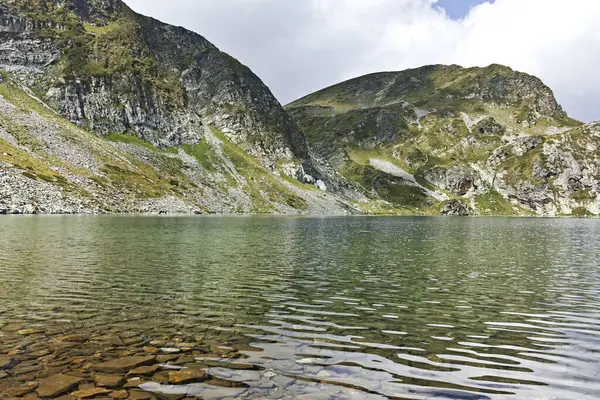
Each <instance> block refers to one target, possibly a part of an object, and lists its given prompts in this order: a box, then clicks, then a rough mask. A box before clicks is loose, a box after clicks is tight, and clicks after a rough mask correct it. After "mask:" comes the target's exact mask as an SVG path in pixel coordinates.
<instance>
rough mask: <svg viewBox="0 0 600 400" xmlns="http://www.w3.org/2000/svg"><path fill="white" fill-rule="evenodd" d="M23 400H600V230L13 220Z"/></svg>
mask: <svg viewBox="0 0 600 400" xmlns="http://www.w3.org/2000/svg"><path fill="white" fill-rule="evenodd" d="M182 368H185V369H182ZM60 374H63V375H60ZM64 375H67V376H69V377H70V378H68V379H67V378H65V376H64ZM61 379H62V380H61ZM65 379H66V380H65ZM69 379H71V380H72V381H69ZM110 379H113V380H114V382H113V383H111V384H108V383H107V382H108V381H109V380H110ZM30 381H35V382H38V383H33V384H30V385H29V386H23V385H24V384H25V382H30ZM37 385H39V386H37ZM96 386H97V387H100V386H101V388H97V387H96ZM140 386H141V388H142V389H143V390H141V389H137V388H138V387H140ZM15 388H16V389H15ZM19 389H20V390H21V391H20V392H18V391H19ZM7 390H8V391H9V392H8V393H11V394H12V395H13V396H14V395H16V394H20V395H21V396H23V395H26V396H34V397H35V396H36V393H37V395H40V396H41V395H42V394H43V395H44V396H46V397H59V396H61V395H64V394H66V393H69V392H72V391H74V390H78V391H80V392H81V391H84V393H83V394H82V393H79V394H76V395H78V396H81V397H85V396H84V394H85V395H89V394H90V393H91V394H92V396H88V397H93V396H100V397H103V398H110V397H107V395H108V396H111V397H113V398H126V397H127V396H129V398H130V399H132V400H146V399H151V398H161V399H170V400H173V399H179V398H181V397H183V396H184V395H187V396H190V397H194V396H196V397H201V398H207V399H222V398H269V399H270V398H273V399H277V398H285V399H287V398H298V399H384V398H398V399H430V398H435V399H469V400H472V399H550V398H552V399H598V398H600V220H592V219H589V220H588V219H534V218H464V219H461V218H408V217H406V218H402V217H401V218H392V217H390V218H387V217H340V218H293V217H202V216H199V217H125V216H56V217H54V216H52V217H39V216H32V217H24V216H15V217H2V218H0V392H2V391H7ZM86 390H87V391H88V392H89V391H90V390H91V391H92V392H89V393H85V391H86ZM94 390H95V392H94ZM123 390H126V392H123ZM23 392H27V393H29V394H23ZM5 393H6V392H5ZM118 396H120V397H118ZM65 399H67V398H65Z"/></svg>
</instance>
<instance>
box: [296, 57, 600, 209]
mask: <svg viewBox="0 0 600 400" xmlns="http://www.w3.org/2000/svg"><path fill="white" fill-rule="evenodd" d="M286 109H287V111H288V112H289V113H290V114H291V115H292V117H293V118H294V120H295V121H296V122H297V123H298V125H299V126H300V127H301V128H302V129H303V131H304V133H305V135H306V137H307V140H308V142H309V147H310V148H311V149H312V150H313V151H314V154H315V158H316V159H317V160H319V161H320V162H322V163H323V165H325V166H326V168H327V169H328V170H329V171H330V173H331V174H332V176H336V177H337V178H338V182H345V184H346V185H348V186H349V187H353V188H354V189H355V190H356V191H359V192H362V193H365V195H366V199H364V200H362V201H360V202H355V204H354V205H355V206H356V207H359V208H361V209H362V210H363V211H365V212H374V213H379V212H381V213H387V212H401V213H403V212H418V213H425V214H440V213H441V214H446V215H467V214H475V215H486V214H493V215H498V214H500V215H507V214H508V215H513V214H521V215H529V214H532V215H533V214H535V215H565V214H567V215H572V214H574V215H589V214H594V215H598V214H599V213H600V200H599V196H598V193H600V185H599V179H600V163H599V159H598V157H599V156H600V151H599V150H600V124H598V123H594V124H588V125H583V124H582V123H580V122H578V121H575V120H573V119H571V118H569V117H568V116H567V114H566V113H565V112H564V111H563V110H562V108H561V107H560V105H559V104H558V103H557V101H556V100H555V98H554V95H553V93H552V91H551V90H550V89H549V88H548V87H547V86H546V85H544V84H543V82H542V81H541V80H540V79H538V78H536V77H533V76H530V75H527V74H524V73H520V72H516V71H513V70H512V69H510V68H508V67H504V66H501V65H490V66H489V67H486V68H462V67H459V66H455V65H451V66H445V65H432V66H425V67H422V68H417V69H410V70H406V71H401V72H383V73H376V74H370V75H366V76H362V77H359V78H355V79H351V80H349V81H346V82H342V83H340V84H337V85H334V86H331V87H328V88H325V89H323V90H320V91H318V92H316V93H313V94H310V95H308V96H306V97H303V98H301V99H299V100H297V101H294V102H293V103H291V104H289V105H288V106H286Z"/></svg>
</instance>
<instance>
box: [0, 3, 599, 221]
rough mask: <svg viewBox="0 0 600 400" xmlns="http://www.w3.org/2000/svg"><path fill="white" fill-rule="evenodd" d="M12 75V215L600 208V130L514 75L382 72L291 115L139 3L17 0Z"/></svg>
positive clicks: (2, 23) (2, 154)
mask: <svg viewBox="0 0 600 400" xmlns="http://www.w3.org/2000/svg"><path fill="white" fill-rule="evenodd" d="M0 72H1V74H2V77H1V82H0V213H88V212H115V213H118V212H165V213H177V212H181V213H191V212H196V213H214V212H217V213H310V214H342V213H367V214H445V215H486V214H494V215H506V214H510V215H513V214H525V215H530V214H531V215H534V214H537V215H562V214H575V215H591V214H596V215H597V214H599V213H600V202H599V201H598V199H597V198H598V191H599V186H598V179H599V178H600V168H599V167H598V165H599V163H598V157H599V156H600V151H599V150H598V146H599V145H600V125H597V124H588V125H583V124H581V123H579V122H577V121H574V120H572V119H570V118H569V117H568V116H567V115H566V113H565V112H564V111H563V110H562V108H561V107H560V106H559V105H558V103H557V102H556V100H555V98H554V96H553V94H552V91H551V90H550V89H549V88H548V87H546V86H545V85H544V84H543V83H542V82H541V81H540V80H539V79H537V78H535V77H532V76H529V75H526V74H522V73H519V72H515V71H513V70H511V69H509V68H507V67H503V66H500V65H491V66H489V67H486V68H468V69H465V68H461V67H458V66H426V67H422V68H418V69H413V70H407V71H402V72H385V73H377V74H371V75H367V76H364V77H360V78H356V79H352V80H350V81H347V82H343V83H340V84H338V85H334V86H332V87H329V88H326V89H323V90H321V91H319V92H316V93H313V94H310V95H308V96H306V97H304V98H302V99H299V100H297V101H295V102H293V103H291V104H289V105H288V106H286V107H285V109H284V107H282V106H281V105H280V104H279V102H278V101H277V100H276V98H275V97H274V96H273V94H272V93H271V91H270V90H269V89H268V87H267V86H266V85H264V83H263V82H262V81H261V80H260V79H259V78H258V77H257V76H256V75H255V74H254V73H252V71H251V70H250V69H249V68H247V67H246V66H244V65H242V64H241V63H240V62H238V61H237V60H236V59H235V58H233V57H231V56H229V55H227V54H225V53H223V52H221V51H220V50H219V49H218V48H216V47H215V46H214V45H213V44H211V43H210V42H209V41H208V40H206V39H205V38H204V37H202V36H200V35H198V34H196V33H193V32H191V31H188V30H186V29H184V28H181V27H175V26H171V25H168V24H164V23H162V22H160V21H157V20H155V19H152V18H149V17H145V16H142V15H139V14H137V13H135V12H134V11H132V10H131V9H130V8H129V7H128V6H127V5H126V4H125V3H124V2H122V1H121V0H4V1H3V2H2V3H1V4H0Z"/></svg>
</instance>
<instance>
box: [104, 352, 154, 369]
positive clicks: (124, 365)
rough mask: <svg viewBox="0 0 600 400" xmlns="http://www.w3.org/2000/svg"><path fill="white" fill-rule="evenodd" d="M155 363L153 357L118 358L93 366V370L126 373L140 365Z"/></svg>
mask: <svg viewBox="0 0 600 400" xmlns="http://www.w3.org/2000/svg"><path fill="white" fill-rule="evenodd" d="M155 361H156V357H153V356H131V357H124V358H119V359H117V360H111V361H106V362H103V363H101V364H97V365H94V367H93V368H94V369H95V370H96V371H100V372H107V373H115V372H127V371H129V370H131V369H134V368H137V367H140V366H142V365H148V364H152V363H154V362H155Z"/></svg>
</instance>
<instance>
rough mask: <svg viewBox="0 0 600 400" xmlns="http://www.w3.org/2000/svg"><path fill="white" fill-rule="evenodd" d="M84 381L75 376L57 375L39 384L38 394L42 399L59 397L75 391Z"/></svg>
mask: <svg viewBox="0 0 600 400" xmlns="http://www.w3.org/2000/svg"><path fill="white" fill-rule="evenodd" d="M82 380H83V379H81V378H77V377H74V376H69V375H63V374H56V375H53V376H51V377H49V378H46V379H42V380H41V381H40V382H39V384H40V385H39V387H38V388H37V394H38V395H39V396H40V397H57V396H59V395H61V394H63V393H65V392H68V391H69V390H71V389H73V388H74V387H75V386H77V385H78V384H79V383H80V382H81V381H82Z"/></svg>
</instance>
